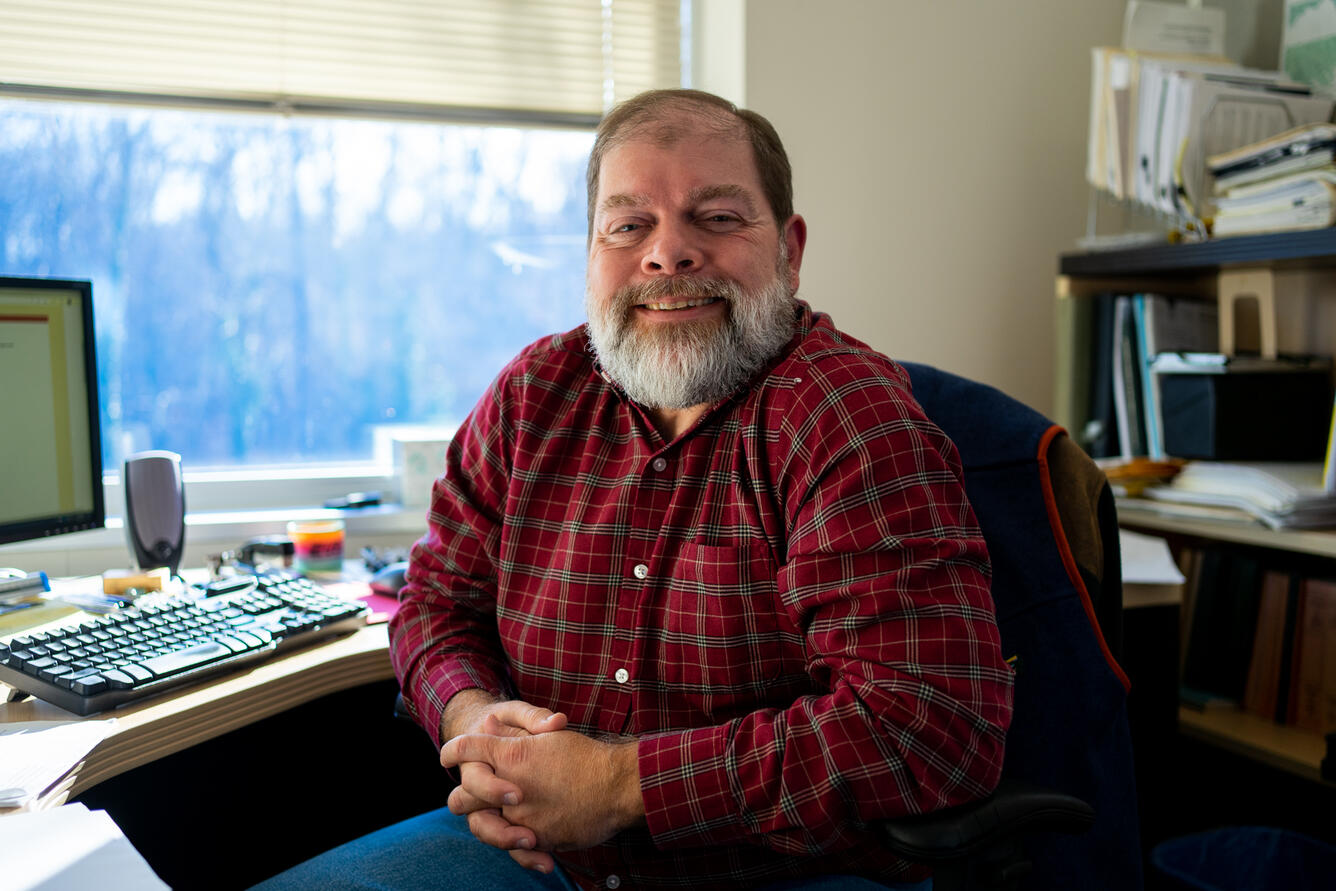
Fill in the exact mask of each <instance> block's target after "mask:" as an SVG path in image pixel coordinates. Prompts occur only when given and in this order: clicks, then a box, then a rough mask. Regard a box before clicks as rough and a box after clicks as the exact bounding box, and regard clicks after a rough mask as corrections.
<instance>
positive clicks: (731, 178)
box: [598, 130, 761, 207]
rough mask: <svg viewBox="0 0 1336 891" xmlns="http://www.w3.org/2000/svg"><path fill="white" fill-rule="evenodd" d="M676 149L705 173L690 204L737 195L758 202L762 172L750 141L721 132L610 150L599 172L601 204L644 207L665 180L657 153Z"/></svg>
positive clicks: (639, 141)
mask: <svg viewBox="0 0 1336 891" xmlns="http://www.w3.org/2000/svg"><path fill="white" fill-rule="evenodd" d="M646 149H648V150H649V155H650V158H647V157H646V154H647V153H646V151H644V150H646ZM675 150H681V152H682V153H683V154H684V155H686V156H689V157H688V159H686V160H684V161H683V164H684V165H687V166H690V167H691V168H692V169H693V172H697V173H698V174H699V176H698V177H695V178H696V179H697V182H696V183H694V184H691V185H690V188H689V190H688V193H687V197H688V198H689V199H690V200H692V201H703V200H709V199H712V198H729V197H731V198H739V199H744V200H748V201H755V200H756V198H757V197H758V195H757V193H758V190H760V189H761V182H760V174H759V171H758V170H757V169H756V163H755V158H754V156H753V154H752V149H751V144H750V143H749V142H747V141H746V140H745V139H741V138H736V137H734V136H733V135H732V134H728V133H721V132H720V131H718V130H713V131H707V132H705V133H700V134H693V133H682V132H680V131H679V132H677V134H676V138H674V139H672V140H665V139H659V138H648V137H640V138H637V137H632V138H630V139H626V140H624V141H619V142H618V144H617V145H615V146H613V147H612V148H610V149H609V150H608V153H607V155H606V156H605V157H604V159H603V164H602V168H601V170H600V172H599V189H598V191H599V198H598V206H599V207H618V206H626V205H628V204H633V203H644V202H645V201H646V200H647V199H648V194H649V190H650V189H652V188H653V187H656V186H659V185H661V184H662V183H663V182H664V176H663V170H662V169H661V167H660V166H659V165H658V164H657V163H655V160H654V159H653V154H654V153H655V152H668V153H672V152H674V151H675ZM666 166H669V167H671V166H672V164H668V165H666Z"/></svg>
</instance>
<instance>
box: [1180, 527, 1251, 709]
mask: <svg viewBox="0 0 1336 891" xmlns="http://www.w3.org/2000/svg"><path fill="white" fill-rule="evenodd" d="M1262 572H1263V570H1262V566H1261V564H1260V563H1258V561H1257V560H1255V559H1254V558H1253V557H1251V556H1249V555H1246V554H1241V553H1237V552H1235V551H1232V550H1227V549H1224V548H1208V549H1207V550H1206V552H1205V553H1204V554H1203V556H1202V565H1201V572H1200V575H1199V577H1198V582H1197V590H1196V593H1195V597H1194V603H1193V611H1192V629H1191V632H1190V636H1189V638H1188V648H1187V653H1186V656H1185V661H1184V664H1183V681H1182V688H1181V691H1180V694H1181V699H1182V701H1183V702H1184V703H1185V704H1188V705H1193V706H1196V707H1199V708H1200V707H1206V706H1209V705H1212V704H1215V703H1217V702H1225V703H1233V704H1241V703H1242V702H1243V693H1244V688H1245V686H1246V684H1247V679H1248V670H1249V667H1250V664H1251V661H1252V646H1253V638H1254V633H1253V628H1254V623H1255V622H1256V620H1257V612H1258V604H1259V601H1260V598H1261V583H1262Z"/></svg>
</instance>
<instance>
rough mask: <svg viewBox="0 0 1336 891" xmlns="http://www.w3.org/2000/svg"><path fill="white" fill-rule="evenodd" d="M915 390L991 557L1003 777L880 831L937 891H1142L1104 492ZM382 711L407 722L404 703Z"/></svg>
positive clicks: (972, 386)
mask: <svg viewBox="0 0 1336 891" xmlns="http://www.w3.org/2000/svg"><path fill="white" fill-rule="evenodd" d="M901 364H902V365H903V366H904V368H905V369H906V370H907V371H908V372H909V375H910V378H911V380H912V382H913V386H914V395H915V397H916V398H917V399H918V401H919V403H920V404H921V405H922V406H923V409H924V411H925V412H926V413H927V415H928V417H929V418H930V419H932V420H933V422H934V423H936V424H937V425H938V426H939V427H941V428H942V430H943V431H944V432H945V433H946V434H947V435H948V436H949V437H951V439H952V441H954V442H955V444H956V447H957V449H959V451H960V457H961V462H962V464H963V467H964V473H965V490H966V493H967V494H968V495H969V498H970V502H971V504H972V505H973V506H974V510H975V513H976V515H977V517H978V520H979V525H980V527H981V528H982V530H983V534H984V538H985V539H986V541H987V543H988V550H989V555H990V556H991V558H992V563H993V587H992V591H993V600H994V603H995V605H996V608H997V617H998V625H999V627H1000V629H1001V634H1002V646H1003V650H1004V653H1005V655H1007V656H1008V658H1013V660H1014V661H1013V663H1012V664H1013V667H1014V668H1015V671H1016V683H1015V698H1014V708H1013V715H1012V723H1011V729H1010V731H1009V732H1008V734H1007V745H1006V755H1005V758H1004V762H1003V776H1002V781H1001V783H1000V784H999V786H998V788H997V790H996V791H995V792H994V793H993V794H992V795H990V796H989V797H987V798H985V799H982V800H980V801H977V802H972V803H970V804H967V805H962V806H960V807H956V808H951V809H948V810H943V811H939V812H934V813H929V814H924V815H919V816H915V817H907V818H902V819H897V820H891V821H886V822H885V823H883V824H882V825H883V829H884V832H885V835H886V839H887V844H888V845H889V847H890V848H891V849H892V850H894V851H896V852H897V853H898V854H900V856H902V857H904V858H905V859H907V860H910V861H913V862H918V863H927V864H930V865H932V866H933V883H934V885H933V887H934V891H961V889H976V888H978V889H1022V888H1023V889H1036V891H1038V889H1063V891H1078V889H1092V891H1094V889H1101V891H1102V889H1108V891H1135V889H1138V888H1140V887H1141V886H1142V876H1141V854H1140V842H1139V840H1138V826H1137V812H1136V793H1135V784H1134V780H1133V771H1132V754H1131V739H1130V734H1129V731H1128V726H1127V717H1126V694H1127V678H1126V675H1124V674H1123V672H1122V669H1121V668H1120V667H1119V666H1118V664H1117V662H1116V661H1115V658H1114V656H1115V654H1116V653H1117V652H1118V651H1119V649H1120V647H1121V629H1122V577H1121V565H1120V562H1119V559H1120V558H1119V551H1118V528H1117V517H1116V515H1115V512H1114V504H1113V496H1112V493H1111V492H1110V491H1109V487H1108V483H1107V481H1106V480H1105V478H1104V475H1103V473H1102V472H1100V471H1099V469H1098V468H1096V467H1095V465H1094V464H1093V462H1091V460H1090V459H1089V458H1088V457H1087V456H1086V455H1085V453H1084V452H1082V451H1081V450H1080V448H1079V447H1077V446H1076V445H1075V444H1074V443H1073V442H1072V441H1071V440H1070V439H1069V438H1068V437H1067V436H1066V434H1065V433H1064V432H1063V431H1062V429H1061V428H1060V427H1058V426H1056V425H1054V424H1053V423H1052V422H1050V421H1049V420H1047V419H1046V418H1044V417H1043V416H1042V415H1040V414H1039V413H1038V412H1036V411H1034V410H1033V409H1031V408H1029V407H1027V406H1025V405H1024V404H1022V403H1021V402H1019V401H1017V400H1015V399H1012V398H1011V397H1009V396H1007V395H1006V394H1004V393H1002V392H1001V391H999V390H997V389H995V388H993V387H989V386H986V385H984V384H979V383H976V382H973V381H970V380H967V379H965V378H962V377H958V376H956V375H953V374H950V373H947V372H944V371H940V370H937V369H935V368H931V367H929V366H926V365H918V364H915V363H901ZM395 713H396V714H397V715H399V716H400V717H403V718H405V719H407V720H411V718H409V717H408V715H407V714H406V710H405V708H404V706H403V702H402V697H400V698H398V699H396V701H395Z"/></svg>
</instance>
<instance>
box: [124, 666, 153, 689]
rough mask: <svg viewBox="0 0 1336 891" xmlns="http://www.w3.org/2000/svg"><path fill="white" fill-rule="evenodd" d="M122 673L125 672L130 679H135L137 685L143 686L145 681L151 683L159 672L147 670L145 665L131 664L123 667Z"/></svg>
mask: <svg viewBox="0 0 1336 891" xmlns="http://www.w3.org/2000/svg"><path fill="white" fill-rule="evenodd" d="M121 671H123V672H125V673H126V674H128V675H129V676H130V677H132V678H134V679H135V683H137V684H142V683H144V682H145V681H151V680H153V678H154V677H155V676H156V674H157V672H155V671H153V670H152V669H150V668H147V667H145V666H144V665H142V664H139V663H135V662H131V663H129V664H128V665H122V666H121Z"/></svg>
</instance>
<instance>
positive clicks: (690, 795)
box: [638, 723, 748, 849]
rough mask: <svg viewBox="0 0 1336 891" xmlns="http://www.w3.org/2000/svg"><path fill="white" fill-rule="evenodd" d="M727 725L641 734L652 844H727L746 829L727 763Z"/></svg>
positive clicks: (729, 726)
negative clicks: (650, 734)
mask: <svg viewBox="0 0 1336 891" xmlns="http://www.w3.org/2000/svg"><path fill="white" fill-rule="evenodd" d="M732 731H733V724H732V723H730V724H724V725H721V726H716V727H703V728H700V729H696V730H684V731H679V732H675V733H665V734H658V735H653V736H645V737H642V738H641V740H640V745H639V749H638V761H639V767H640V794H641V795H642V797H643V798H644V801H645V821H646V823H647V824H648V827H649V831H650V834H651V835H652V836H653V838H654V844H655V845H656V846H657V847H659V848H662V849H668V848H683V847H699V846H703V845H718V844H727V843H731V842H735V841H737V840H738V839H740V838H743V837H745V836H746V835H748V828H747V825H746V821H745V818H744V816H743V809H742V805H741V802H740V800H739V798H738V796H737V794H736V793H735V792H734V789H733V785H732V777H733V775H734V771H732V770H730V769H729V768H728V761H729V756H728V749H729V737H730V736H731V735H732Z"/></svg>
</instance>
